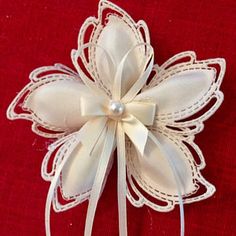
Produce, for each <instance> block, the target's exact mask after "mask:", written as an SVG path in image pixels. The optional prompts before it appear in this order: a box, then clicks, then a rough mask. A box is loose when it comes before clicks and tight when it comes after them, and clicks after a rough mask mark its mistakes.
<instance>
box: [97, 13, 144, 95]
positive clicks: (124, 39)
mask: <svg viewBox="0 0 236 236" xmlns="http://www.w3.org/2000/svg"><path fill="white" fill-rule="evenodd" d="M139 43H144V41H138V40H137V37H136V35H135V33H134V32H133V31H132V29H131V28H130V27H129V26H128V25H127V24H126V23H125V22H124V21H123V20H122V19H121V18H120V17H117V16H115V15H112V16H110V17H109V19H108V23H107V24H106V26H105V27H104V28H103V30H102V32H101V34H100V36H99V37H98V40H97V44H98V45H100V46H101V47H103V48H104V49H105V50H106V51H107V52H108V53H109V55H110V56H111V58H112V59H113V61H114V63H115V70H116V68H117V67H118V65H119V64H120V62H121V60H122V58H123V57H124V56H125V54H126V53H127V52H128V51H129V50H130V48H132V47H133V46H134V45H137V44H139ZM95 55H96V65H97V69H98V72H99V74H100V77H102V75H103V74H105V73H106V71H107V70H108V66H107V64H104V63H103V62H104V60H103V58H104V54H103V53H102V52H101V50H99V49H98V50H96V54H95ZM143 58H144V47H143V48H142V49H140V48H139V50H134V51H133V52H132V53H130V55H129V57H128V58H127V60H126V63H125V66H124V71H123V80H124V82H123V84H122V95H124V94H125V93H126V92H127V91H128V89H129V88H130V87H131V86H132V85H133V84H134V82H135V81H136V80H137V79H138V77H139V75H140V72H141V71H140V65H142V62H143ZM111 79H112V77H111ZM111 83H112V81H111Z"/></svg>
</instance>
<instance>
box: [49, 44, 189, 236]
mask: <svg viewBox="0 0 236 236" xmlns="http://www.w3.org/2000/svg"><path fill="white" fill-rule="evenodd" d="M91 46H92V47H98V45H94V44H91V43H88V44H85V45H83V46H82V47H81V48H80V50H79V51H78V52H77V51H72V54H73V55H74V57H73V58H74V60H78V57H80V56H81V54H83V50H84V49H85V48H87V47H91ZM140 46H142V47H146V50H147V51H146V56H145V58H144V60H143V64H142V65H140V67H141V68H140V71H141V72H140V77H139V78H138V79H137V81H136V82H135V83H134V85H133V86H132V87H131V88H130V89H129V91H128V92H127V93H126V94H125V95H124V96H123V97H121V94H122V93H121V87H122V73H123V68H124V65H125V62H126V59H127V57H128V56H129V54H130V53H131V52H132V51H133V50H135V49H136V48H137V47H140ZM99 48H101V49H102V50H104V49H103V48H102V47H101V46H99ZM104 52H105V55H106V57H107V61H108V62H109V64H110V65H114V64H113V62H112V59H111V58H110V56H109V54H108V53H107V52H106V51H105V50H104ZM153 61H154V60H153V49H152V47H151V46H150V45H148V44H139V45H136V46H134V47H132V48H131V49H130V50H129V51H128V52H127V53H126V55H125V56H124V57H123V59H122V60H121V62H120V64H119V65H118V68H117V71H116V74H115V78H114V84H113V86H112V91H111V92H112V97H109V96H108V95H107V94H106V93H105V92H104V91H102V90H101V89H100V88H99V87H98V86H97V84H96V81H95V82H93V81H91V80H90V79H89V78H88V77H87V76H86V75H85V73H84V72H83V71H82V70H81V68H80V66H79V65H78V63H75V61H73V62H74V65H75V67H76V68H77V70H78V72H79V74H80V76H81V79H82V80H83V82H84V83H85V84H86V85H87V86H88V87H89V88H90V89H91V91H92V92H93V95H94V97H93V98H91V97H89V96H88V97H86V96H84V97H82V98H81V100H80V107H81V114H82V116H88V117H91V120H90V121H88V122H87V123H86V124H85V125H84V126H83V127H82V129H81V130H80V131H78V132H76V133H75V137H76V140H77V141H76V142H74V144H73V145H71V147H70V148H69V150H68V152H67V153H66V155H65V157H64V159H63V160H62V161H61V163H60V164H59V166H58V167H57V169H56V172H55V175H54V178H53V180H52V182H51V186H50V188H49V192H48V196H47V202H46V210H45V223H46V234H47V236H50V207H51V203H52V199H53V195H54V192H55V190H56V189H57V186H58V180H59V177H60V173H61V171H62V169H63V167H64V165H65V164H66V162H67V160H68V158H69V156H70V154H71V153H72V151H73V150H74V148H75V147H76V145H84V146H85V147H86V148H87V151H88V153H91V152H92V150H93V148H94V147H95V145H96V143H97V141H98V139H99V138H100V136H101V134H102V132H105V139H104V143H103V147H102V152H101V157H100V161H99V164H98V169H97V172H96V176H95V180H94V183H93V186H92V190H91V194H90V199H89V205H88V210H87V216H86V223H85V231H84V235H85V236H91V235H92V227H93V222H94V217H95V212H96V208H97V204H98V200H99V197H100V195H101V190H102V184H103V182H104V178H105V173H106V170H107V167H108V163H109V159H110V156H111V153H112V151H113V148H114V147H115V144H116V145H117V161H118V191H117V192H118V196H117V197H118V209H119V232H120V236H127V211H126V191H127V190H126V188H127V186H126V156H125V152H126V149H125V134H126V135H127V136H128V137H129V139H130V140H131V141H132V143H133V144H134V146H135V148H136V149H137V150H138V151H139V152H140V154H141V155H142V156H144V150H145V146H146V143H147V140H148V139H151V140H152V141H153V142H154V143H155V145H156V146H157V148H159V149H160V151H161V152H162V153H163V154H164V156H165V157H166V158H167V160H168V162H169V164H170V167H171V169H172V172H173V175H174V178H175V180H176V186H177V189H178V197H179V204H180V217H181V236H183V235H184V210H183V200H182V194H181V192H182V189H181V186H182V185H181V180H180V178H179V175H178V172H177V170H176V167H175V166H174V165H173V162H172V160H171V157H170V155H169V153H166V152H165V150H164V149H163V148H162V146H161V144H160V143H159V141H158V140H157V139H156V137H155V136H154V135H153V134H152V133H151V132H150V131H149V130H148V129H147V127H146V125H152V124H153V122H154V117H155V112H156V105H155V104H154V103H153V102H151V101H135V100H134V98H135V96H136V95H137V94H138V92H139V91H140V90H141V89H142V87H143V85H144V84H145V83H146V81H147V79H148V77H149V75H150V73H151V71H152V68H153ZM110 100H116V101H120V102H122V103H123V104H124V105H125V112H124V114H123V115H122V116H121V117H120V118H117V119H113V118H112V117H110V116H109V113H108V112H107V107H108V104H109V101H110ZM143 158H144V157H143Z"/></svg>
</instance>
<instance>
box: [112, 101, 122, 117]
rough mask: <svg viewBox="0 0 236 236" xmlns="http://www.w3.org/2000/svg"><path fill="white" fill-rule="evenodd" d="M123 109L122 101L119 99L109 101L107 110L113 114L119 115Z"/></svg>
mask: <svg viewBox="0 0 236 236" xmlns="http://www.w3.org/2000/svg"><path fill="white" fill-rule="evenodd" d="M124 110H125V106H124V104H123V103H121V102H119V101H110V104H109V111H110V113H111V115H113V116H121V115H122V114H123V112H124Z"/></svg>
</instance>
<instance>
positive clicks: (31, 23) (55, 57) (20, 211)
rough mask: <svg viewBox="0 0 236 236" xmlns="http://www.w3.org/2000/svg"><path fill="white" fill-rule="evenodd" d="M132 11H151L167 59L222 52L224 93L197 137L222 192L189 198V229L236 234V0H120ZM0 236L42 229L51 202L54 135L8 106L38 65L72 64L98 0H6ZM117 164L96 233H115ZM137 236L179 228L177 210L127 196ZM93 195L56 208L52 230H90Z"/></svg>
mask: <svg viewBox="0 0 236 236" xmlns="http://www.w3.org/2000/svg"><path fill="white" fill-rule="evenodd" d="M114 3H116V4H119V5H120V6H121V7H122V8H124V9H125V10H126V11H127V12H129V13H130V15H131V16H132V17H133V18H134V19H135V20H139V19H144V20H145V21H146V22H147V24H148V26H149V29H150V33H151V42H152V45H153V47H154V48H155V61H156V62H157V63H163V62H164V61H165V60H166V59H168V58H169V57H170V56H172V55H174V54H175V53H178V52H181V51H185V50H194V51H196V53H197V55H198V58H199V59H207V58H214V57H224V58H225V59H226V62H227V72H226V75H225V79H224V82H223V85H222V90H223V92H224V93H225V101H224V103H223V105H222V106H221V108H220V109H219V110H218V111H217V112H216V114H215V115H214V116H213V117H212V118H211V119H210V120H208V121H207V122H206V127H205V130H204V132H202V133H201V134H199V135H197V138H196V142H197V144H199V146H200V147H201V148H202V150H203V152H204V155H205V159H206V163H207V166H206V168H205V169H204V170H203V175H204V176H205V177H206V178H207V179H208V180H209V181H210V182H212V183H213V184H214V185H215V186H216V188H217V192H216V193H215V195H214V196H213V197H211V198H210V199H207V200H205V201H202V202H199V203H194V204H190V205H186V206H185V220H186V235H192V236H198V235H204V236H205V235H207V236H214V235H217V236H220V235H227V236H233V235H236V227H235V217H236V209H235V205H236V204H235V196H236V189H235V184H236V159H235V146H236V142H235V141H236V128H235V121H236V119H235V118H236V116H235V114H236V112H235V104H236V65H235V59H236V47H235V42H236V14H235V12H236V1H235V0H215V1H212V0H205V1H203V0H191V1H186V0H141V1H135V0H129V1H125V0H122V1H118V0H114ZM0 13H1V14H0V52H1V56H0V60H1V66H0V96H1V102H0V111H1V115H0V127H1V136H0V137H1V139H0V141H1V142H0V235H1V236H15V235H19V236H29V235H30V236H31V235H32V236H41V235H44V234H45V233H44V206H45V199H46V194H47V191H48V187H49V184H48V183H47V182H44V181H43V180H42V179H41V176H40V167H41V161H42V158H43V156H44V154H45V153H46V151H47V145H48V143H49V142H51V141H49V140H47V139H44V138H41V137H38V136H36V135H35V134H33V133H32V132H31V127H30V125H31V124H30V122H27V121H9V120H7V119H6V116H5V111H6V109H7V106H8V105H9V103H10V102H11V101H12V99H13V98H14V97H15V95H16V94H17V92H19V91H20V90H21V89H22V88H23V86H24V85H25V84H26V83H28V82H29V79H28V75H29V73H30V72H31V71H32V70H33V69H34V68H36V67H39V66H43V65H52V64H53V63H55V62H61V63H63V64H66V65H68V66H72V63H71V60H70V51H71V49H72V48H76V46H77V35H78V32H79V29H80V26H81V24H82V23H83V21H84V20H85V19H86V18H87V17H88V16H94V15H96V14H97V1H95V0H73V1H72V0H71V1H65V0H51V1H49V0H48V1H46V0H40V1H36V0H35V1H31V0H7V1H3V0H1V1H0ZM116 173H117V172H116V165H114V167H113V169H112V172H111V174H110V176H109V179H108V182H107V185H106V188H105V191H104V193H103V195H102V198H101V200H100V202H99V205H98V209H97V213H96V218H95V223H94V230H93V232H94V234H93V235H95V236H96V235H105V236H106V235H118V214H117V195H116ZM127 208H128V209H127V210H128V231H129V235H130V236H138V235H145V236H151V235H170V236H172V235H179V209H178V208H176V209H175V210H174V211H172V212H169V213H159V212H155V211H154V210H152V209H150V208H148V207H146V206H145V207H143V208H140V209H138V208H134V207H133V206H131V204H130V203H129V202H128V206H127ZM86 209H87V202H86V203H84V204H82V205H80V206H78V207H76V208H74V209H72V210H69V211H67V212H64V213H59V214H56V213H52V223H51V224H52V236H64V235H69V236H73V235H83V230H84V223H85V216H86Z"/></svg>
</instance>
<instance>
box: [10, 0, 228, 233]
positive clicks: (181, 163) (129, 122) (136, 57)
mask: <svg viewBox="0 0 236 236" xmlns="http://www.w3.org/2000/svg"><path fill="white" fill-rule="evenodd" d="M71 57H72V61H73V64H74V66H75V68H76V70H77V71H76V72H75V71H73V70H71V69H70V68H68V67H66V66H64V65H62V64H55V65H54V66H46V67H40V68H38V69H36V70H34V71H33V72H32V73H31V74H30V83H29V84H28V85H27V86H26V87H25V88H24V89H23V90H22V91H21V92H20V93H19V94H18V95H17V97H16V98H15V99H14V100H13V102H12V104H11V105H10V106H9V109H8V111H7V116H8V118H9V119H26V120H30V121H32V122H33V124H32V130H33V131H34V132H35V133H37V134H38V135H40V136H43V137H47V138H57V141H55V142H54V143H53V144H51V145H50V146H49V149H48V153H47V154H46V156H45V158H44V160H43V163H42V177H43V178H44V179H45V180H47V181H51V185H50V189H49V192H48V197H47V203H46V234H47V235H50V224H49V218H50V207H51V204H52V205H53V208H54V210H55V211H57V212H60V211H64V210H67V209H69V208H72V207H74V206H76V205H77V204H80V203H82V202H83V201H85V200H87V199H88V200H89V206H88V213H87V219H86V226H85V235H86V236H88V235H91V233H92V225H93V219H94V215H95V211H96V206H97V202H98V200H99V197H100V195H101V194H102V191H103V189H104V187H105V184H106V179H107V177H108V175H109V172H110V169H111V166H112V164H113V159H114V154H113V153H114V150H115V149H117V162H118V186H117V188H118V206H119V228H120V235H127V226H126V197H127V198H128V199H129V201H130V202H131V203H132V204H133V205H134V206H136V207H141V206H143V205H147V206H149V207H151V208H152V209H154V210H157V211H160V212H165V211H170V210H172V209H173V208H174V206H175V205H177V204H180V205H181V206H182V204H183V203H192V202H196V201H200V200H203V199H206V198H208V197H210V196H211V195H212V194H213V193H214V191H215V187H214V186H213V185H212V184H210V183H209V182H208V181H207V180H205V179H204V177H203V176H202V175H201V172H200V170H201V169H203V168H204V167H205V161H204V158H203V155H202V152H201V150H200V149H199V147H198V146H197V145H196V144H195V143H194V136H195V134H197V133H199V132H200V131H202V129H203V122H204V121H205V120H206V119H207V118H209V117H210V116H211V115H212V114H213V113H214V112H215V111H216V110H217V108H218V107H219V106H220V104H221V102H222V101H223V94H222V92H221V91H220V90H219V87H220V84H221V82H222V79H223V76H224V72H225V61H224V59H220V58H217V59H210V60H201V61H200V60H197V59H196V55H195V53H194V52H191V51H187V52H183V53H180V54H177V55H175V56H174V57H172V58H170V59H169V60H168V61H166V62H165V63H164V64H163V65H161V66H158V65H157V64H155V65H154V64H153V62H154V52H153V49H152V47H151V45H150V37H149V31H148V28H147V26H146V24H145V22H144V21H138V22H137V23H136V22H134V21H133V19H132V18H131V17H130V16H129V15H128V14H127V13H126V12H125V11H123V10H122V9H120V8H119V7H117V6H116V5H114V4H112V3H110V2H108V1H105V0H102V1H100V3H99V10H98V18H95V17H89V18H88V19H87V20H86V21H85V22H84V24H83V25H82V27H81V29H80V32H79V37H78V49H77V50H72V53H71ZM19 104H22V105H21V108H22V110H23V111H22V112H21V113H17V112H16V108H17V109H19ZM51 158H52V159H53V160H52V163H53V164H52V168H51V170H49V169H50V167H49V162H50V159H51ZM58 188H59V189H60V190H61V191H60V193H61V194H62V197H63V198H64V199H65V200H68V203H66V204H62V203H60V201H59V200H58V194H59V192H58V191H57V190H58ZM202 188H204V191H200V189H202ZM152 199H156V200H158V201H159V202H160V201H161V202H164V203H165V204H163V203H158V201H155V202H154V201H153V200H152ZM180 209H181V218H182V221H181V222H182V223H181V225H182V229H181V233H182V235H183V232H184V229H183V228H184V223H183V208H180Z"/></svg>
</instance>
